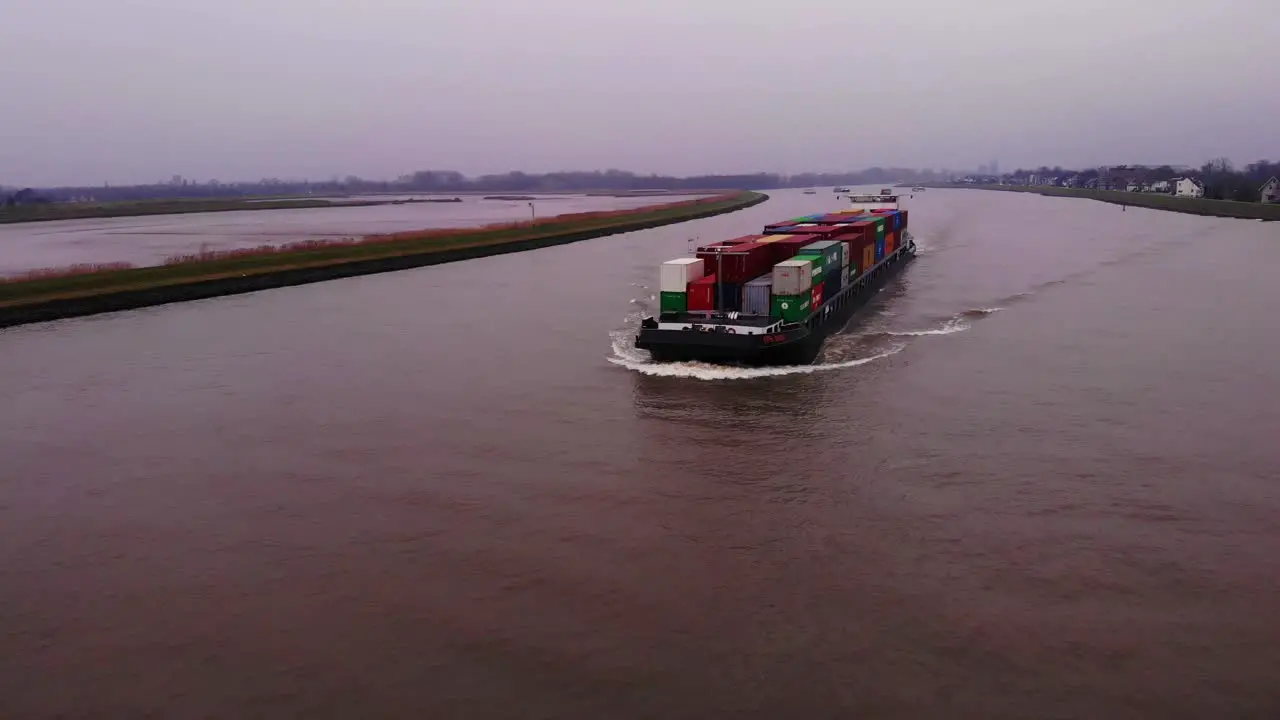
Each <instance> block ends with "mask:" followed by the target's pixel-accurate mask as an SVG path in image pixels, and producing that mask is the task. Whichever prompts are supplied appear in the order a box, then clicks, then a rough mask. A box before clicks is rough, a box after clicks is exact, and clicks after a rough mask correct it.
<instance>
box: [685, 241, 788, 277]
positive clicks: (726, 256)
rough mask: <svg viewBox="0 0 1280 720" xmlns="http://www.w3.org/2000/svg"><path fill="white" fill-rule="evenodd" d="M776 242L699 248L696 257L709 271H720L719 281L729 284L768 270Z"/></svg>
mask: <svg viewBox="0 0 1280 720" xmlns="http://www.w3.org/2000/svg"><path fill="white" fill-rule="evenodd" d="M776 244H777V243H746V244H745V245H733V246H730V247H719V248H707V249H706V250H699V251H698V253H697V255H696V257H698V258H701V259H702V263H703V267H705V268H707V271H708V272H709V273H720V274H721V278H720V279H721V281H722V282H726V283H730V284H735V285H736V284H740V283H745V282H747V281H749V280H754V279H756V278H758V277H760V276H761V275H763V274H765V273H767V272H769V270H770V268H772V267H773V263H774V260H773V253H774V250H773V247H772V246H773V245H776Z"/></svg>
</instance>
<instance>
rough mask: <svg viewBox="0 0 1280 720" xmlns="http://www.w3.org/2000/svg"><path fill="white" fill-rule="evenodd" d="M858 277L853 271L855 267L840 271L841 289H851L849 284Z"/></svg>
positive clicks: (851, 266)
mask: <svg viewBox="0 0 1280 720" xmlns="http://www.w3.org/2000/svg"><path fill="white" fill-rule="evenodd" d="M855 277H857V273H856V272H854V270H853V265H850V266H849V267H847V268H845V269H844V270H841V271H840V287H842V288H846V287H849V283H851V282H853V278H855Z"/></svg>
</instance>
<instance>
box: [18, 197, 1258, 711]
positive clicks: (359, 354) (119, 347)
mask: <svg viewBox="0 0 1280 720" xmlns="http://www.w3.org/2000/svg"><path fill="white" fill-rule="evenodd" d="M905 203H906V205H907V206H908V207H909V208H910V209H911V211H912V216H911V223H912V230H913V232H914V234H915V235H916V237H917V239H918V243H919V245H920V247H921V253H920V257H919V260H918V261H917V262H916V263H914V264H913V265H911V266H910V267H909V268H908V270H907V271H906V272H905V274H904V275H903V276H901V278H900V279H898V280H897V281H895V282H894V283H892V284H891V285H889V286H888V287H887V288H886V289H885V290H883V291H882V294H881V296H880V299H879V301H878V302H877V303H876V304H875V305H873V306H871V307H869V308H868V311H867V313H866V314H865V315H864V316H862V318H861V320H862V322H861V323H860V324H858V325H856V326H853V327H850V328H849V331H848V333H847V334H846V335H844V336H841V337H836V338H833V339H832V341H831V342H829V344H828V347H827V349H826V351H825V355H824V357H823V358H822V359H821V361H820V362H819V363H818V364H817V365H815V366H812V367H806V368H796V369H786V370H767V369H765V370H723V369H716V368H712V367H704V366H697V365H674V366H655V365H653V364H651V363H647V362H646V361H645V358H644V356H643V353H638V352H636V351H634V350H632V349H630V348H629V346H628V343H629V340H630V337H631V336H632V335H633V333H634V328H635V325H636V323H637V322H638V319H639V317H640V315H641V314H642V313H643V312H644V311H645V310H648V309H652V308H653V307H654V306H655V299H654V294H655V290H654V286H655V285H656V283H657V275H658V273H657V265H658V263H660V262H661V261H662V260H665V259H668V258H671V257H676V256H679V255H681V254H682V253H683V252H684V250H685V248H686V247H687V246H688V241H689V237H690V236H691V235H697V236H699V237H700V239H701V241H702V242H708V241H711V240H714V239H718V238H723V237H728V236H733V235H737V234H744V233H749V232H753V231H757V230H758V229H759V228H760V227H761V226H762V225H763V224H764V223H765V222H769V221H774V220H780V219H783V218H787V217H791V216H794V215H796V214H799V213H802V212H809V211H818V210H825V209H828V208H830V207H832V206H833V201H832V198H831V196H830V195H829V194H827V193H824V194H822V195H817V196H806V195H802V194H800V193H798V192H794V191H778V192H775V193H773V199H771V200H770V201H769V202H767V203H765V204H763V205H760V206H757V207H755V208H751V209H748V210H744V211H740V212H737V213H734V214H730V215H725V216H720V217H716V218H708V219H705V220H700V221H695V222H692V223H687V224H684V225H678V226H670V227H666V228H660V229H657V230H651V231H645V232H640V233H634V234H628V235H619V236H614V237H609V238H603V239H599V240H594V241H590V242H585V243H580V244H575V245H569V246H562V247H555V248H548V249H544V250H538V251H534V252H528V253H522V254H515V255H505V256H499V257H493V258H487V259H482V260H475V261H468V262H464V263H457V264H453V265H446V266H437V267H429V268H423V269H419V270H412V271H404V272H399V273H392V274H384V275H376V276H366V277H359V278H352V279H347V280H339V281H333V282H328V283H322V284H316V285H309V286H303V287H296V288H287V289H280V290H271V291H266V292H260V293H255V294H250V295H241V296H235V297H229V298H222V299H215V300H208V301H200V302H192V303H187V304H181V305H172V306H167V307H157V308H151V309H147V310H142V311H136V312H127V313H119V314H114V315H104V316H98V317H92V318H83V319H78V320H68V321H60V322H56V323H50V324H44V325H35V326H26V327H21V328H13V329H9V330H5V331H0V408H2V409H0V638H3V642H2V643H0V717H5V718H42V717H55V716H63V717H144V716H154V717H166V718H187V717H228V718H231V717H234V718H256V717H273V718H278V717H306V718H317V717H326V718H328V717H334V718H339V717H341V718H347V717H405V718H424V717H432V718H455V717H456V718H464V717H465V718H534V717H537V718H543V717H548V718H549V717H572V718H664V719H671V718H708V717H738V718H743V717H751V718H757V717H758V718H765V717H769V718H774V717H796V718H811V717H868V718H869V717H876V718H898V717H901V718H916V717H929V718H938V717H973V718H1028V717H1054V718H1100V717H1108V718H1112V717H1134V718H1138V717H1143V718H1147V717H1159V718H1206V717H1214V718H1225V717H1231V718H1275V717H1277V716H1280V682H1278V679H1280V523H1278V522H1277V519H1278V518H1280V447H1278V445H1277V442H1276V439H1277V437H1280V402H1278V401H1277V398H1280V395H1278V394H1277V393H1278V392H1280V364H1278V363H1277V362H1276V358H1277V357H1280V320H1277V314H1276V308H1277V307H1280V283H1277V282H1276V281H1275V277H1274V276H1275V268H1277V267H1280V231H1277V229H1276V226H1275V225H1267V224H1261V223H1255V222H1245V221H1236V220H1225V219H1212V218H1200V217H1194V216H1188V215H1178V214H1173V213H1161V212H1156V211H1146V210H1138V209H1129V210H1127V211H1126V210H1121V209H1120V208H1119V207H1117V206H1114V205H1107V204H1102V203H1095V202H1090V201H1084V200H1068V199H1060V198H1043V197H1037V196H1030V195H1023V194H1018V193H996V192H982V191H969V190H946V191H944V190H930V191H928V192H926V193H921V194H918V195H916V196H915V197H914V198H910V199H907V200H906V201H905ZM60 713H61V714H62V715H59V714H60Z"/></svg>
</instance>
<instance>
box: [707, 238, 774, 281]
mask: <svg viewBox="0 0 1280 720" xmlns="http://www.w3.org/2000/svg"><path fill="white" fill-rule="evenodd" d="M763 238H764V235H743V236H742V237H736V238H733V239H732V240H721V241H720V242H713V243H711V244H710V245H703V246H701V247H699V248H698V252H705V251H710V250H712V249H713V248H722V247H734V246H737V245H747V244H750V243H753V242H758V241H759V240H761V239H763ZM703 270H704V272H703V274H706V272H705V271H706V266H703Z"/></svg>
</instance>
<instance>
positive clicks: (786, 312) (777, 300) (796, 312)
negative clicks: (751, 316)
mask: <svg viewBox="0 0 1280 720" xmlns="http://www.w3.org/2000/svg"><path fill="white" fill-rule="evenodd" d="M812 304H813V293H805V294H803V295H774V296H773V298H772V299H771V300H770V305H769V316H770V317H776V318H782V319H783V320H786V321H787V322H800V321H801V320H804V319H805V318H807V317H809V314H810V313H812V312H813V308H812V307H810V306H811V305H812Z"/></svg>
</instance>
